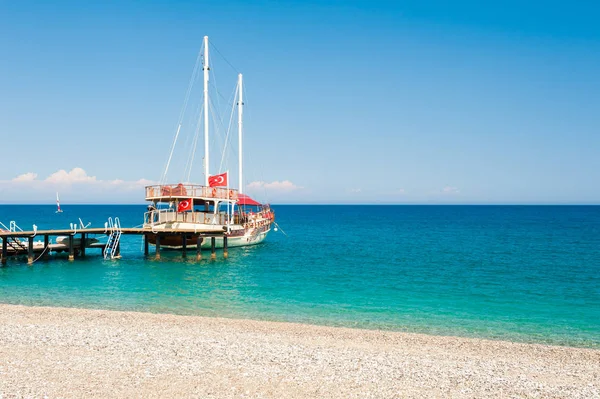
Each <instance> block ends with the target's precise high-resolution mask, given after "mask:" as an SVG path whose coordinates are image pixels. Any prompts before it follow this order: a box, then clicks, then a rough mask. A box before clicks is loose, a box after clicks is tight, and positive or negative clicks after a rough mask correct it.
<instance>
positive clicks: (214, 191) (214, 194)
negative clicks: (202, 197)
mask: <svg viewBox="0 0 600 399" xmlns="http://www.w3.org/2000/svg"><path fill="white" fill-rule="evenodd" d="M212 196H213V198H214V197H216V196H217V189H216V188H213V189H212Z"/></svg>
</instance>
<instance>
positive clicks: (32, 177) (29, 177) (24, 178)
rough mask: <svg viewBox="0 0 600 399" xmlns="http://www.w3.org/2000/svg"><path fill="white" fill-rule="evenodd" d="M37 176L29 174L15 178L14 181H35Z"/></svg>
mask: <svg viewBox="0 0 600 399" xmlns="http://www.w3.org/2000/svg"><path fill="white" fill-rule="evenodd" d="M37 176H38V175H37V173H33V172H28V173H23V174H22V175H19V176H17V177H15V178H14V179H12V181H33V180H35V179H36V178H37Z"/></svg>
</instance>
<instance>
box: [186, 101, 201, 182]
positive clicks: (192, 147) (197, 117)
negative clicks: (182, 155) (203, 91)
mask: <svg viewBox="0 0 600 399" xmlns="http://www.w3.org/2000/svg"><path fill="white" fill-rule="evenodd" d="M202 97H204V96H202ZM203 112H204V107H201V106H199V107H198V108H197V112H195V113H194V115H191V116H190V125H191V126H193V128H192V132H193V134H190V135H187V136H186V142H185V148H189V154H188V158H187V160H186V163H185V168H184V169H183V175H182V176H181V178H182V180H185V175H186V173H188V172H187V171H188V168H189V169H190V170H191V169H192V168H193V164H192V163H193V158H194V156H195V155H194V152H195V151H196V149H197V148H198V137H199V134H200V129H201V122H202V115H204V114H203ZM192 120H193V121H194V122H191V121H192ZM190 139H191V141H192V143H191V144H190V143H189V141H190ZM189 174H190V173H188V175H189ZM188 182H189V179H188Z"/></svg>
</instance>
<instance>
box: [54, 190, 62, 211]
mask: <svg viewBox="0 0 600 399" xmlns="http://www.w3.org/2000/svg"><path fill="white" fill-rule="evenodd" d="M55 213H62V209H60V200H59V199H58V193H56V212H55Z"/></svg>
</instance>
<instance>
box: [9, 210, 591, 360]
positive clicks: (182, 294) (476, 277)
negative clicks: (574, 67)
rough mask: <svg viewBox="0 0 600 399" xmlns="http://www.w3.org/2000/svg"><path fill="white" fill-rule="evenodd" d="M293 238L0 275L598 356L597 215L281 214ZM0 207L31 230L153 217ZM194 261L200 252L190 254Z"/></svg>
mask: <svg viewBox="0 0 600 399" xmlns="http://www.w3.org/2000/svg"><path fill="white" fill-rule="evenodd" d="M274 209H275V211H276V214H277V221H278V223H279V224H280V226H281V227H283V229H284V230H285V232H286V233H287V236H286V235H284V234H282V232H281V231H279V232H275V231H272V232H271V233H270V234H269V236H268V238H267V240H266V241H265V242H264V243H263V244H260V245H257V246H254V247H245V248H230V250H229V259H227V260H224V259H222V257H221V254H220V252H219V253H218V258H217V260H216V261H211V260H209V259H208V256H205V257H204V259H203V260H202V261H201V262H199V263H196V262H195V260H194V258H195V257H194V256H190V257H189V258H188V259H182V258H181V254H180V253H179V252H168V251H162V252H161V256H162V259H161V260H160V261H156V260H154V259H144V257H143V253H142V250H143V248H142V240H141V237H133V236H125V237H124V239H123V243H122V248H121V252H122V254H123V259H121V260H118V261H104V260H103V259H102V257H101V255H100V251H99V250H88V257H87V258H85V259H77V260H75V261H74V262H69V261H67V259H66V255H65V254H61V255H53V256H52V257H51V260H49V261H42V260H39V261H37V262H36V263H35V264H34V265H33V266H27V265H26V261H25V260H24V259H10V260H9V262H8V264H7V265H6V266H5V267H3V268H0V301H1V302H3V303H14V304H25V305H49V306H73V307H86V308H101V309H119V310H138V311H151V312H165V313H178V314H198V315H208V316H224V317H235V318H252V319H260V320H279V321H294V322H304V323H314V324H326V325H341V326H349V327H361V328H382V329H392V330H400V331H414V332H424V333H433V334H444V335H459V336H471V337H483V338H494V339H496V338H497V339H508V340H513V341H523V342H540V343H552V344H560V345H573V346H586V347H594V348H600V207H598V206H274ZM54 210H55V209H54V207H52V206H34V205H31V206H21V205H14V206H10V205H2V206H0V221H2V222H4V223H5V224H7V225H8V222H9V221H10V220H16V221H17V223H18V224H19V225H20V226H21V227H22V228H23V229H26V230H29V229H31V225H32V224H33V223H36V224H37V226H38V228H39V229H45V228H66V227H68V226H69V224H70V223H77V222H78V218H81V219H83V221H84V222H86V223H87V222H92V226H94V227H101V226H103V225H104V222H105V221H106V219H107V218H108V217H109V216H112V217H115V216H118V217H120V219H121V223H122V225H123V226H127V227H133V226H136V225H139V224H141V222H142V215H143V212H144V210H145V207H144V206H138V205H106V206H105V205H102V206H100V205H65V206H64V213H62V214H55V213H54ZM191 255H193V253H192V254H191Z"/></svg>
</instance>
